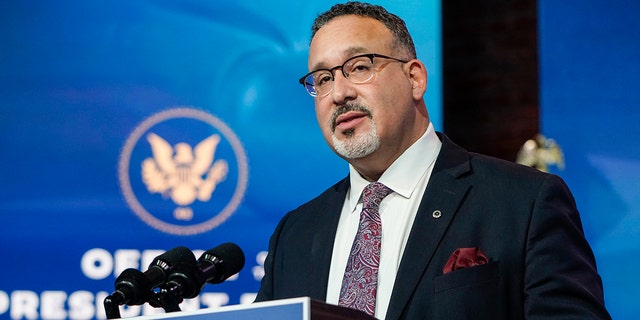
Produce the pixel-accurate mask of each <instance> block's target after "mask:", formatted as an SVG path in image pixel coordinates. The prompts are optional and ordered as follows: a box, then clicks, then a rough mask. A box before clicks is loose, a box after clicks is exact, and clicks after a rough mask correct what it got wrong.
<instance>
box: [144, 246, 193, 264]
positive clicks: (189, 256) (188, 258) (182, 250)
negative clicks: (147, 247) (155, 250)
mask: <svg viewBox="0 0 640 320" xmlns="http://www.w3.org/2000/svg"><path fill="white" fill-rule="evenodd" d="M195 261H196V257H195V256H194V255H193V252H192V251H191V250H190V249H189V248H187V247H183V246H179V247H175V248H173V249H171V250H169V251H167V252H165V253H163V254H161V255H159V256H157V257H156V258H155V259H154V260H153V262H151V265H149V267H151V266H154V265H158V263H159V262H162V263H166V264H168V266H169V267H171V266H174V265H176V264H178V263H189V264H191V262H193V264H195Z"/></svg>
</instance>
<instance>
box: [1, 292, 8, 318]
mask: <svg viewBox="0 0 640 320" xmlns="http://www.w3.org/2000/svg"><path fill="white" fill-rule="evenodd" d="M8 310H9V296H8V295H7V293H6V292H4V291H2V290H0V314H3V313H6V312H7V311H8Z"/></svg>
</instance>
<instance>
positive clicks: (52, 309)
mask: <svg viewBox="0 0 640 320" xmlns="http://www.w3.org/2000/svg"><path fill="white" fill-rule="evenodd" d="M66 301H67V293H66V292H64V291H44V292H42V294H41V295H40V317H41V318H42V319H44V320H62V319H65V318H66V317H67V312H66V311H65V309H64V303H65V302H66Z"/></svg>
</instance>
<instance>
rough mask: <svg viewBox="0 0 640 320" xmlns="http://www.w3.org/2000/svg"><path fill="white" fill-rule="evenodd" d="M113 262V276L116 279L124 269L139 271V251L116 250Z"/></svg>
mask: <svg viewBox="0 0 640 320" xmlns="http://www.w3.org/2000/svg"><path fill="white" fill-rule="evenodd" d="M113 256H114V258H115V259H114V260H115V269H114V270H113V272H114V273H113V274H114V275H115V276H116V277H117V276H118V275H119V274H120V273H122V271H124V269H127V268H135V269H140V264H139V262H140V251H138V250H131V249H121V250H116V253H115V254H114V255H113Z"/></svg>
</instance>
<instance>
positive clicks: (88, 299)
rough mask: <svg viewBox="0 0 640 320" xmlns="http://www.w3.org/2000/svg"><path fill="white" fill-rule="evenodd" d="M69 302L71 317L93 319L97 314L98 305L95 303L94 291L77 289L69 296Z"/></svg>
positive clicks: (78, 319) (79, 319) (80, 319)
mask: <svg viewBox="0 0 640 320" xmlns="http://www.w3.org/2000/svg"><path fill="white" fill-rule="evenodd" d="M103 300H104V299H103ZM68 304H69V318H70V319H77V320H85V319H91V318H93V316H94V315H95V314H96V307H95V306H94V303H93V293H91V292H89V291H76V292H74V293H72V294H71V295H70V296H69V301H68Z"/></svg>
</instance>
